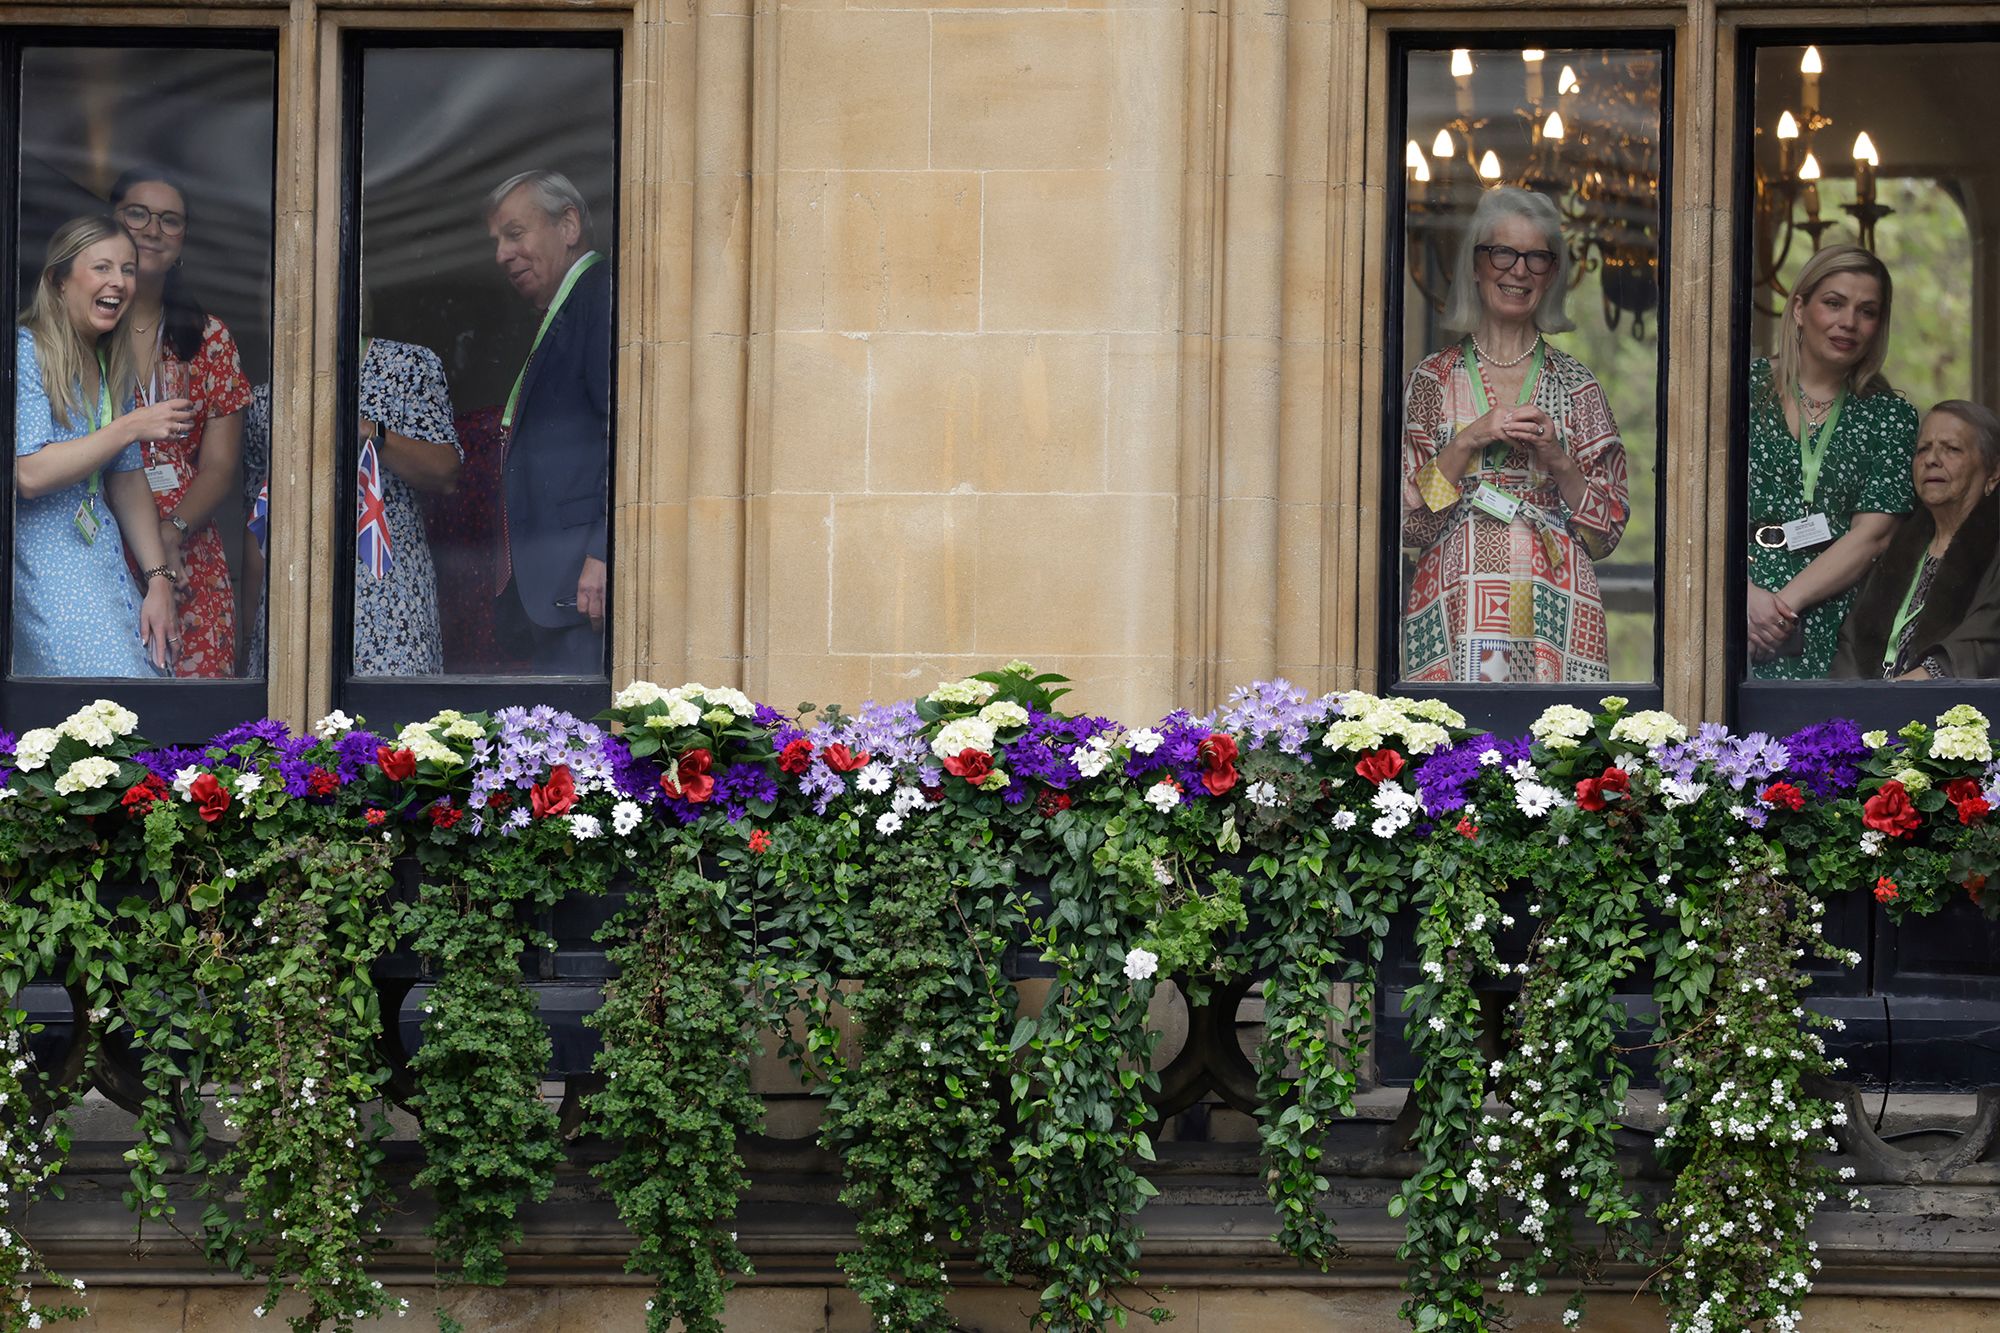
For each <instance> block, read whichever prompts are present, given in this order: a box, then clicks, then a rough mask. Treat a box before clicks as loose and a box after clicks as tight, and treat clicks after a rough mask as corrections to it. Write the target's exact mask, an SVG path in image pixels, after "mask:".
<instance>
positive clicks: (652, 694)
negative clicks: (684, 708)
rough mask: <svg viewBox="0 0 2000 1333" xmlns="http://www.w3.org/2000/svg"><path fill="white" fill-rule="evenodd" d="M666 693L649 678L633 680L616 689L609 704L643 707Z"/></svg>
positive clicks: (656, 701) (617, 706)
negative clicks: (615, 695)
mask: <svg viewBox="0 0 2000 1333" xmlns="http://www.w3.org/2000/svg"><path fill="white" fill-rule="evenodd" d="M666 694H667V692H666V691H665V690H663V689H661V688H660V687H659V686H657V685H655V684H654V683H653V682H652V681H650V680H635V681H633V682H632V683H631V684H630V685H627V686H626V687H625V688H624V689H622V690H620V691H618V695H617V697H616V698H614V699H612V701H611V706H612V707H613V708H644V707H645V706H646V705H647V704H653V703H658V702H659V701H660V700H662V699H664V698H665V697H666Z"/></svg>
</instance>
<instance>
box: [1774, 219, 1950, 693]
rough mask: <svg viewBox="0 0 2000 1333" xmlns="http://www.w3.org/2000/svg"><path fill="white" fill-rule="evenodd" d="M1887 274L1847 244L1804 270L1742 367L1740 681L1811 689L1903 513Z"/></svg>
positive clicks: (1903, 408) (1905, 482) (1905, 406)
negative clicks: (1744, 456) (1746, 392)
mask: <svg viewBox="0 0 2000 1333" xmlns="http://www.w3.org/2000/svg"><path fill="white" fill-rule="evenodd" d="M1892 296H1893V287H1892V285H1891V283H1890V280H1889V270H1888V269H1887V268H1885V267H1884V266H1883V264H1882V261H1881V260H1879V259H1877V258H1876V257H1875V256H1874V255H1872V254H1870V253H1868V252H1867V251H1866V250H1863V249H1861V248H1860V247H1859V246H1853V245H1832V246H1828V247H1827V248H1826V249H1824V250H1822V251H1820V252H1819V253H1818V254H1816V255H1814V256H1813V257H1812V259H1811V260H1809V261H1807V263H1806V266H1805V268H1804V270H1802V271H1801V272H1800V274H1799V279H1798V283H1797V285H1796V287H1795V288H1794V289H1793V292H1792V296H1791V299H1790V300H1789V301H1787V302H1786V303H1785V311H1784V315H1783V316H1782V317H1781V328H1780V332H1779V335H1778V345H1777V348H1776V350H1775V352H1774V354H1773V355H1772V357H1771V358H1770V359H1769V360H1768V361H1767V360H1764V359H1763V358H1759V359H1758V360H1757V361H1756V362H1754V363H1753V364H1752V365H1751V367H1750V587H1749V595H1748V606H1747V610H1748V622H1749V624H1748V630H1749V639H1750V663H1751V666H1750V670H1751V674H1752V675H1754V676H1755V677H1757V678H1758V679H1760V680H1817V679H1820V678H1823V677H1824V676H1826V675H1827V673H1828V671H1829V669H1830V668H1831V667H1832V665H1833V654H1834V649H1835V647H1836V646H1837V645H1838V643H1839V639H1840V622H1841V621H1842V620H1843V619H1845V618H1846V616H1847V608H1848V604H1849V603H1850V602H1851V601H1852V600H1853V598H1854V586H1855V584H1857V583H1859V582H1860V581H1861V576H1862V575H1864V574H1866V573H1867V572H1868V569H1869V566H1871V565H1872V564H1874V562H1875V557H1876V556H1878V555H1880V554H1881V553H1882V550H1883V548H1884V547H1886V546H1887V545H1888V544H1889V538H1890V537H1891V536H1892V535H1893V534H1894V532H1895V530H1896V522H1897V519H1898V518H1899V517H1900V516H1902V515H1903V514H1905V513H1908V512H1909V509H1910V505H1911V504H1912V503H1913V499H1914V497H1913V496H1912V494H1911V491H1910V455H1911V454H1912V452H1914V450H1915V448H1916V441H1917V411H1916V409H1915V408H1913V407H1911V406H1910V404H1909V403H1908V402H1907V401H1905V400H1904V399H1903V398H1902V397H1901V396H1900V395H1899V394H1897V393H1896V392H1895V391H1894V390H1893V389H1891V388H1890V387H1889V382H1888V380H1887V379H1885V378H1884V377H1883V375H1882V365H1883V362H1885V361H1886V360H1887V359H1888V356H1889V310H1890V304H1891V299H1892Z"/></svg>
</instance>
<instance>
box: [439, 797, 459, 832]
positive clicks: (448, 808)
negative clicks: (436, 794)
mask: <svg viewBox="0 0 2000 1333" xmlns="http://www.w3.org/2000/svg"><path fill="white" fill-rule="evenodd" d="M463 818H465V811H464V810H463V809H462V808H461V807H459V806H455V805H453V804H452V803H451V802H450V801H439V802H438V803H437V804H436V805H434V806H432V807H431V827H432V828H450V827H451V826H452V825H453V824H456V823H457V822H458V821H459V820H461V819H463Z"/></svg>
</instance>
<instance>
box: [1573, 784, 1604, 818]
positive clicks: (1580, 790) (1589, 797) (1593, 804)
mask: <svg viewBox="0 0 2000 1333" xmlns="http://www.w3.org/2000/svg"><path fill="white" fill-rule="evenodd" d="M1576 804H1577V808H1578V809H1581V810H1602V809H1603V808H1604V807H1605V805H1606V801H1605V799H1604V779H1602V778H1583V779H1581V780H1579V781H1578V782H1577V784H1576Z"/></svg>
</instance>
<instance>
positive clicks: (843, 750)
mask: <svg viewBox="0 0 2000 1333" xmlns="http://www.w3.org/2000/svg"><path fill="white" fill-rule="evenodd" d="M820 757H821V758H823V759H825V760H826V766H827V767H828V768H830V769H832V770H833V771H834V772H836V773H852V772H853V771H854V770H855V769H857V768H860V767H861V766H862V765H863V764H865V763H867V762H868V751H866V750H863V751H862V752H861V753H860V754H856V753H854V751H852V750H850V749H848V748H847V747H846V746H845V745H842V744H841V743H840V742H838V741H835V742H834V743H833V744H832V745H829V746H827V747H826V748H825V749H824V750H822V751H820Z"/></svg>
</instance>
